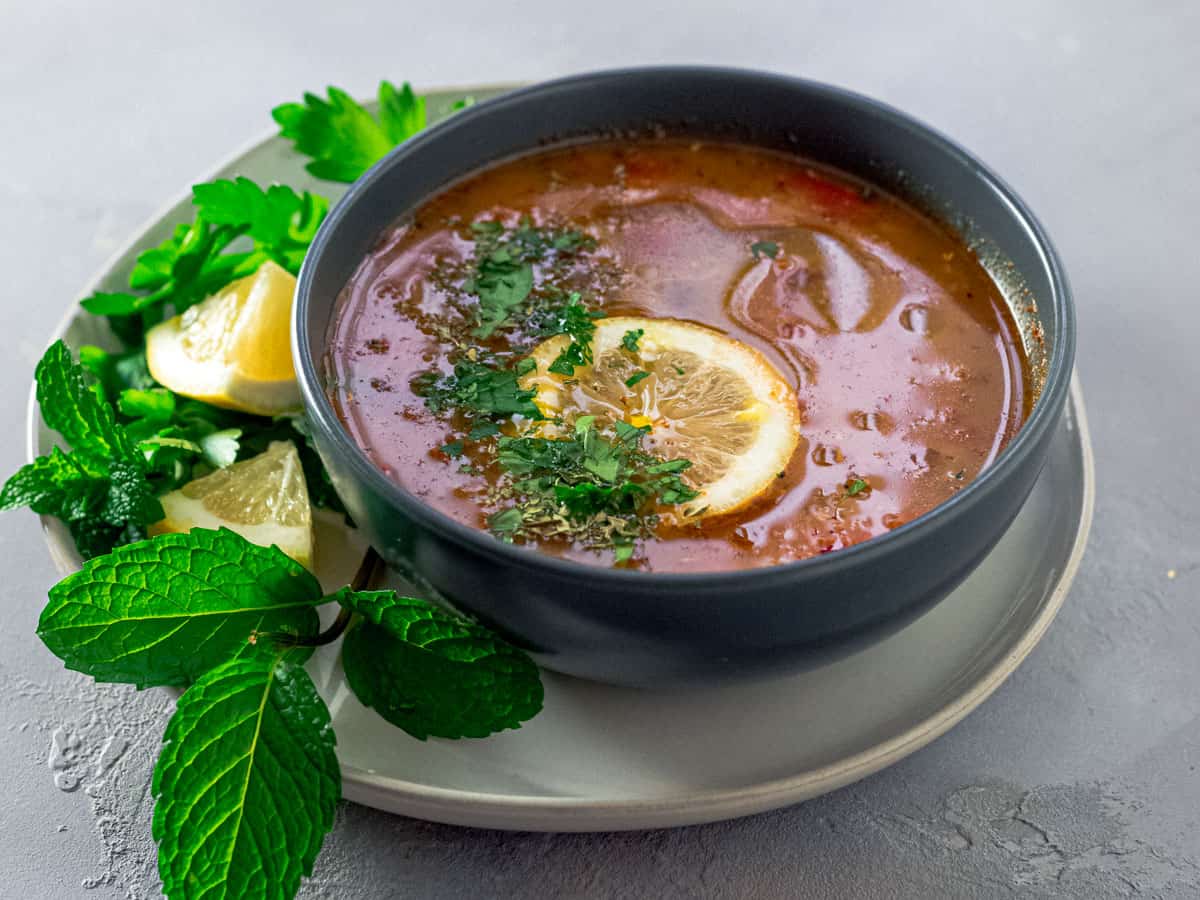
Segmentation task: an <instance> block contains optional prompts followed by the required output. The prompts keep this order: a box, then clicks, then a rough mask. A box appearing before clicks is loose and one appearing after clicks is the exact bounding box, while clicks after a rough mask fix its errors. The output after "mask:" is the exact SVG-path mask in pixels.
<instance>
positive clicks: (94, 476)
mask: <svg viewBox="0 0 1200 900" xmlns="http://www.w3.org/2000/svg"><path fill="white" fill-rule="evenodd" d="M36 378H37V398H38V404H39V406H40V407H41V410H42V418H43V419H45V421H46V423H47V424H48V425H49V426H50V427H51V428H53V429H54V430H55V431H57V432H58V433H59V434H61V435H62V436H63V437H64V438H65V439H66V440H67V441H68V442H69V443H70V444H71V446H72V448H73V450H72V452H70V453H64V452H63V451H62V450H59V449H55V450H52V451H51V452H50V453H49V454H47V455H46V456H43V457H41V458H39V459H38V460H35V461H34V462H32V463H30V464H29V465H27V466H24V467H22V468H21V470H20V471H18V472H17V473H16V474H15V475H14V476H13V477H12V478H11V479H9V481H8V483H7V484H6V485H5V486H4V489H3V490H2V491H0V509H13V508H16V507H18V506H22V505H28V506H30V507H32V508H33V510H34V511H35V512H38V513H41V514H44V515H53V516H57V517H58V518H60V519H62V520H63V522H65V523H66V525H67V527H68V528H69V529H70V531H71V534H72V536H73V537H74V538H75V546H76V548H77V549H78V550H79V552H80V554H81V555H82V556H83V557H84V558H85V559H86V558H88V557H90V556H95V555H97V554H99V553H104V552H107V551H108V550H110V549H112V547H113V546H114V545H115V544H116V543H118V542H128V541H130V540H137V539H138V538H140V537H143V536H144V531H143V529H144V527H145V526H147V525H149V524H151V523H152V522H156V521H158V520H159V519H161V518H162V516H163V511H162V506H161V504H159V502H158V499H157V497H156V494H155V490H154V486H153V485H152V484H151V483H150V480H149V478H148V472H147V469H146V460H145V457H144V456H143V454H142V452H141V450H140V449H139V447H138V445H137V443H136V439H135V438H134V437H132V436H131V435H130V434H128V433H127V432H126V430H125V428H124V427H123V426H122V425H120V424H119V423H118V422H117V418H116V414H115V413H114V411H113V409H112V407H111V406H110V405H109V403H108V402H107V401H106V400H105V399H104V390H103V388H102V387H101V386H100V385H96V386H95V387H91V386H89V385H88V383H87V380H86V379H87V374H86V372H85V371H84V369H83V368H82V367H81V366H78V365H76V364H75V363H74V362H73V361H72V359H71V351H70V350H68V349H67V346H66V344H64V343H63V342H62V341H57V342H55V343H54V344H53V345H51V346H50V347H49V348H48V349H47V350H46V353H45V355H43V357H42V359H41V362H39V363H38V366H37V372H36Z"/></svg>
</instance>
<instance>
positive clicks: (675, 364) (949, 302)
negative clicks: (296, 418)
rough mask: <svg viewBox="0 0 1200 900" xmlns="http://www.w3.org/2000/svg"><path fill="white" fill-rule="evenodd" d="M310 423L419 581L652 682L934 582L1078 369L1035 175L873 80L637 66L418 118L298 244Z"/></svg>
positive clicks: (952, 565) (907, 613)
mask: <svg viewBox="0 0 1200 900" xmlns="http://www.w3.org/2000/svg"><path fill="white" fill-rule="evenodd" d="M294 351H295V356H296V369H297V372H298V373H299V377H300V381H301V387H302V391H303V394H304V397H305V404H306V408H307V411H308V414H309V417H310V419H311V422H312V429H313V438H314V440H315V443H316V445H317V448H318V450H319V452H320V454H321V456H322V459H323V460H324V461H325V464H326V466H327V467H328V469H329V472H330V473H331V476H332V478H333V481H334V484H335V487H336V488H337V490H338V493H339V494H340V495H341V497H342V499H343V501H344V502H345V504H346V507H347V508H348V510H349V511H350V513H351V515H352V516H353V518H354V520H355V522H356V523H357V525H358V526H359V527H360V528H362V529H363V531H364V532H365V534H366V536H367V537H368V539H369V540H370V541H371V542H372V544H373V545H374V546H375V547H376V548H377V549H378V550H379V551H380V553H382V554H383V556H384V557H385V558H386V559H387V560H388V562H389V563H390V564H391V565H392V566H393V567H394V568H395V569H396V570H397V571H399V572H400V573H402V574H403V575H404V576H405V577H407V578H408V579H409V580H410V581H412V582H413V583H414V584H415V585H417V586H418V588H419V589H420V590H421V591H422V592H424V593H425V594H426V595H428V596H431V597H434V598H436V599H440V600H442V601H444V602H446V603H448V604H450V605H451V606H453V607H455V608H457V609H459V610H461V611H463V612H466V613H469V614H471V615H473V616H476V617H478V618H479V619H480V620H482V621H484V622H486V623H487V624H488V625H489V626H491V627H493V628H496V629H497V630H499V631H500V632H502V633H503V634H505V635H507V636H508V637H509V638H511V639H512V640H514V641H515V642H516V643H518V644H520V645H521V646H523V647H526V648H528V649H529V650H531V651H532V652H534V653H535V654H537V656H538V659H539V661H540V662H542V663H543V664H544V665H546V666H547V667H549V668H552V669H556V670H559V671H562V672H566V673H570V674H574V675H579V676H583V677H587V678H593V679H598V680H602V681H608V682H615V683H623V684H634V685H663V684H673V683H684V682H692V681H704V680H708V681H711V680H720V679H729V678H735V677H741V676H748V675H757V674H764V673H770V672H778V671H787V670H792V669H797V668H800V667H805V666H811V665H815V664H819V663H821V662H823V661H826V660H828V659H830V658H832V657H835V656H838V655H841V654H845V653H848V652H851V651H853V650H855V649H857V648H860V647H863V646H865V645H866V644H868V643H870V642H871V641H874V640H878V639H879V638H881V637H883V636H885V635H886V634H888V633H890V632H892V631H894V630H895V629H897V628H900V627H902V626H903V625H904V624H906V623H907V622H909V621H911V620H912V619H913V618H915V617H916V616H918V615H920V614H921V613H922V612H923V611H926V610H928V609H929V608H930V607H931V606H932V605H933V604H935V603H937V602H939V601H940V600H942V599H943V598H945V597H946V596H947V595H948V594H949V593H950V592H951V590H952V589H953V588H954V587H955V586H956V585H958V584H959V583H960V582H961V581H962V580H963V579H964V578H965V577H966V576H967V575H968V574H969V573H970V572H971V571H972V569H974V567H975V566H976V565H978V563H979V562H980V561H981V560H982V559H983V558H984V556H986V554H987V553H988V551H989V550H990V549H991V548H992V547H993V546H994V544H995V543H996V541H997V540H999V538H1000V537H1001V536H1002V535H1003V533H1004V531H1005V530H1006V529H1007V528H1008V526H1009V525H1010V524H1011V522H1012V520H1013V518H1014V517H1015V516H1016V514H1017V512H1018V511H1019V510H1020V508H1021V505H1022V504H1023V502H1024V500H1025V498H1026V497H1027V495H1028V493H1029V491H1030V490H1031V489H1032V486H1033V484H1034V481H1035V480H1036V478H1037V475H1038V473H1039V472H1040V470H1041V467H1042V464H1043V462H1044V460H1045V457H1046V453H1047V449H1048V445H1049V440H1050V438H1051V436H1052V434H1053V432H1054V430H1055V428H1056V427H1057V426H1058V423H1059V421H1060V418H1061V416H1062V412H1063V407H1064V404H1065V401H1066V397H1067V389H1068V384H1069V378H1070V372H1071V366H1072V360H1073V352H1074V324H1073V310H1072V303H1071V298H1070V293H1069V289H1068V287H1067V283H1066V278H1065V275H1064V273H1063V269H1062V266H1061V264H1060V263H1059V261H1058V258H1057V256H1056V254H1055V251H1054V249H1053V247H1052V245H1051V244H1050V241H1049V239H1048V238H1047V237H1046V235H1045V233H1044V231H1043V230H1042V228H1041V226H1040V225H1039V224H1038V222H1037V221H1036V219H1035V218H1034V216H1033V215H1032V213H1031V212H1030V211H1029V210H1028V209H1027V208H1026V207H1025V205H1024V204H1023V203H1022V202H1021V200H1020V199H1019V198H1018V197H1017V196H1016V195H1015V194H1014V193H1013V192H1012V191H1011V189H1009V188H1008V187H1007V186H1006V185H1005V184H1004V183H1003V182H1002V181H1000V179H999V178H998V177H997V176H995V175H994V174H992V173H991V172H990V171H989V170H988V169H987V168H986V167H985V166H984V165H983V164H982V163H980V162H979V161H978V160H977V159H975V158H974V157H973V156H971V155H970V154H968V153H967V152H966V151H965V150H963V149H962V148H960V147H959V146H957V145H956V144H954V143H952V142H951V141H950V140H948V139H947V138H945V137H943V136H941V135H940V134H938V133H937V132H935V131H933V130H932V129H930V128H928V127H927V126H925V125H923V124H921V123H919V122H917V121H916V120H914V119H912V118H910V117H909V116H907V115H905V114H903V113H901V112H899V111H897V110H895V109H892V108H890V107H888V106H885V105H883V104H881V103H878V102H876V101H874V100H871V99H868V98H865V97H862V96H859V95H856V94H852V93H849V92H846V91H843V90H840V89H837V88H833V87H830V86H827V85H822V84H817V83H813V82H809V81H804V80H800V79H795V78H789V77H784V76H780V75H774V74H768V73H759V72H750V71H740V70H725V69H710V68H673V67H672V68H648V69H633V70H623V71H615V72H601V73H596V74H590V75H582V76H576V77H572V78H567V79H564V80H560V81H553V82H549V83H546V84H541V85H537V86H534V87H530V88H526V89H523V90H519V91H515V92H513V93H511V94H507V95H504V96H502V97H500V98H497V99H495V100H492V101H489V102H486V103H481V104H479V105H478V106H475V107H472V108H470V109H468V110H466V111H463V112H460V113H457V114H456V115H454V116H453V117H452V118H450V119H448V120H446V121H445V122H443V123H440V124H439V125H436V126H434V127H433V128H430V129H429V130H428V131H426V132H425V133H423V134H421V135H419V136H417V137H415V138H414V139H412V140H410V141H408V142H406V143H405V144H403V145H402V146H400V147H398V148H397V149H396V150H394V151H393V152H392V153H391V154H390V155H389V156H388V157H386V158H385V159H383V160H382V161H381V162H380V163H379V164H377V165H376V166H375V167H374V168H373V169H372V170H371V171H370V172H368V173H367V174H366V175H365V176H363V178H362V179H360V180H359V181H358V182H357V183H356V184H355V185H354V186H353V187H352V188H351V189H350V191H349V192H348V193H347V195H346V196H345V198H344V199H343V200H342V201H341V202H340V203H339V204H338V205H337V206H336V207H335V209H334V210H333V211H332V212H331V214H330V215H329V217H328V218H327V219H326V221H325V223H324V224H323V225H322V228H321V231H320V233H319V234H318V235H317V238H316V240H315V241H314V242H313V245H312V248H311V250H310V252H309V255H308V258H307V259H306V261H305V264H304V269H303V271H302V272H301V275H300V281H299V287H298V293H297V301H296V305H295V313H294Z"/></svg>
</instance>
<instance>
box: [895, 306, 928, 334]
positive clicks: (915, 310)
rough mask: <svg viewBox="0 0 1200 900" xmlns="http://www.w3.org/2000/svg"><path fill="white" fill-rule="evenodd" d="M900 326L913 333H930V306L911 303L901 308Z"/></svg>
mask: <svg viewBox="0 0 1200 900" xmlns="http://www.w3.org/2000/svg"><path fill="white" fill-rule="evenodd" d="M900 327H901V328H903V329H904V330H905V331H911V332H912V333H913V334H929V307H927V306H925V305H924V304H922V303H910V304H909V305H908V306H906V307H904V309H902V310H900Z"/></svg>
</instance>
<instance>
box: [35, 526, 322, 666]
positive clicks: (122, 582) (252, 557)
mask: <svg viewBox="0 0 1200 900" xmlns="http://www.w3.org/2000/svg"><path fill="white" fill-rule="evenodd" d="M321 596H322V592H321V586H320V585H319V584H318V583H317V580H316V579H315V578H314V577H313V576H312V575H311V574H309V572H308V571H307V570H306V569H305V568H304V567H303V566H301V565H300V564H299V563H296V562H294V561H293V560H291V559H290V558H289V557H288V556H287V555H285V554H284V553H283V551H281V550H279V549H278V548H276V547H259V546H257V545H256V544H252V543H250V542H249V541H247V540H246V539H245V538H243V537H241V536H240V535H237V534H235V533H234V532H232V531H228V530H226V529H221V530H220V531H208V530H204V529H195V530H193V531H191V532H189V533H188V534H164V535H160V536H158V537H156V538H153V539H151V540H148V541H141V542H139V543H135V544H129V545H127V546H124V547H119V548H117V549H116V550H113V551H112V552H111V553H109V554H108V555H106V556H101V557H99V558H97V559H93V560H90V561H88V562H86V563H84V566H83V568H82V569H81V570H80V571H78V572H76V573H75V574H73V575H68V576H67V577H66V578H64V579H63V580H62V581H60V582H59V583H58V584H57V585H55V586H54V587H53V588H51V590H50V602H49V603H48V604H47V606H46V608H45V610H44V611H43V612H42V616H41V620H40V621H39V623H38V636H39V637H40V638H41V639H42V641H43V642H44V643H45V645H46V647H47V648H48V649H49V650H50V652H51V653H53V654H54V655H55V656H57V657H58V658H59V659H61V660H62V661H63V662H64V663H65V664H66V666H67V668H68V669H74V670H76V671H78V672H84V673H85V674H88V675H91V676H92V677H93V678H95V679H96V680H97V681H121V682H129V683H131V684H135V685H137V686H138V687H147V686H150V685H184V684H188V683H189V682H191V681H194V680H195V679H196V678H198V677H199V676H200V675H202V674H203V673H204V672H205V671H207V670H208V669H210V668H212V667H213V666H215V665H217V664H218V663H220V662H223V661H224V660H226V659H228V658H229V657H231V656H233V655H234V653H236V652H237V651H238V650H239V649H240V648H242V647H244V646H245V645H246V643H247V641H248V640H249V639H250V637H251V635H252V634H254V633H255V632H275V633H278V632H287V633H291V634H296V635H304V636H309V635H313V634H315V633H316V632H317V629H318V627H319V622H318V618H317V613H316V610H315V609H314V608H313V607H314V606H316V605H317V604H319V603H321V602H322V600H321Z"/></svg>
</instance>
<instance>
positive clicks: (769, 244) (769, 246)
mask: <svg viewBox="0 0 1200 900" xmlns="http://www.w3.org/2000/svg"><path fill="white" fill-rule="evenodd" d="M750 252H751V254H753V255H754V258H755V259H761V258H762V257H764V256H769V257H770V258H771V259H774V258H775V257H776V256H777V255H778V254H779V245H778V244H777V243H775V242H774V241H755V242H754V243H753V244H751V245H750Z"/></svg>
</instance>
